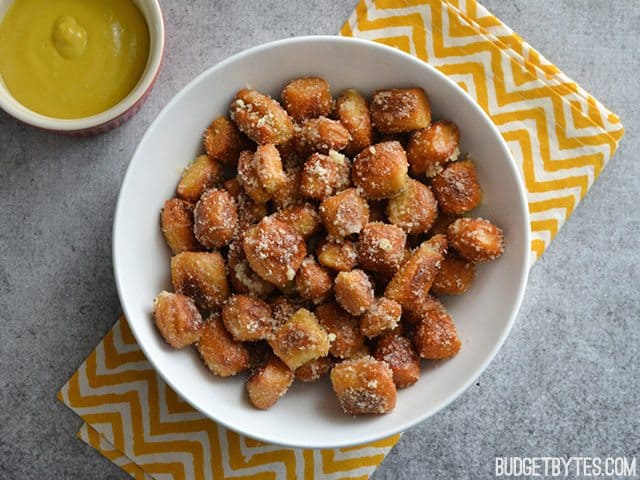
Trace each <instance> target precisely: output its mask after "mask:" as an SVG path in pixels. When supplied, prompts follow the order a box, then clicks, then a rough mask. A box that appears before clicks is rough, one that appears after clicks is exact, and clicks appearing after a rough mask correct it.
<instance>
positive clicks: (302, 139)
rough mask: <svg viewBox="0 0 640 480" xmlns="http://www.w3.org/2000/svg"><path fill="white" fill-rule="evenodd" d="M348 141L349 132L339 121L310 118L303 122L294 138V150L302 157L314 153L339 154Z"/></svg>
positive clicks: (349, 137) (325, 118)
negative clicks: (332, 151) (334, 152)
mask: <svg viewBox="0 0 640 480" xmlns="http://www.w3.org/2000/svg"><path fill="white" fill-rule="evenodd" d="M350 139H351V135H349V130H347V129H346V128H344V126H343V125H342V124H341V123H340V122H339V121H337V120H331V119H330V118H327V117H318V118H311V119H309V120H307V121H305V122H304V123H303V124H302V126H301V127H300V129H299V131H297V132H296V136H295V142H296V149H297V151H298V153H299V154H300V155H302V156H304V157H307V156H309V155H311V154H312V153H314V152H318V153H324V154H327V153H329V151H331V150H335V151H336V152H339V151H340V150H342V149H343V148H344V147H346V146H347V144H348V143H349V140H350Z"/></svg>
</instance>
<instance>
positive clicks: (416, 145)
mask: <svg viewBox="0 0 640 480" xmlns="http://www.w3.org/2000/svg"><path fill="white" fill-rule="evenodd" d="M459 144H460V132H459V131H458V127H457V126H456V124H455V123H453V122H449V121H447V120H441V121H438V122H434V123H433V124H432V125H431V126H430V127H428V128H425V129H424V130H420V131H418V132H415V133H414V134H413V135H411V140H409V144H408V145H407V159H408V160H409V167H410V168H411V173H412V174H414V175H426V176H427V177H435V176H436V175H437V174H439V173H440V172H441V171H442V169H443V168H444V166H445V165H446V164H447V163H448V162H453V161H455V160H457V159H458V157H459V156H460V148H459Z"/></svg>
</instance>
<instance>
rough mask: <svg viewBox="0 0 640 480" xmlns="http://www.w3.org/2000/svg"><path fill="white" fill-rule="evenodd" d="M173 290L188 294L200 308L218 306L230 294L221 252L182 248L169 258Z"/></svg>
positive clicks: (218, 307)
mask: <svg viewBox="0 0 640 480" xmlns="http://www.w3.org/2000/svg"><path fill="white" fill-rule="evenodd" d="M171 281H172V283H173V289H174V290H175V292H176V293H180V294H182V295H186V296H187V297H191V298H192V299H193V301H194V302H195V304H196V306H197V307H198V308H199V309H200V311H202V312H211V311H216V310H219V309H220V308H221V307H222V303H223V302H224V301H225V300H226V299H227V297H228V296H229V284H228V283H227V274H226V271H225V265H224V258H223V257H222V255H221V254H220V252H217V251H216V252H182V253H179V254H178V255H176V256H175V257H173V258H172V259H171Z"/></svg>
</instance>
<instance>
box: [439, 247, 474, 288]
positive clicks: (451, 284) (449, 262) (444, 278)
mask: <svg viewBox="0 0 640 480" xmlns="http://www.w3.org/2000/svg"><path fill="white" fill-rule="evenodd" d="M475 276H476V267H475V265H474V264H473V263H470V262H467V261H466V260H464V259H462V258H459V257H457V256H455V255H453V254H451V253H448V254H447V255H446V256H445V257H444V261H443V262H442V267H440V271H439V272H438V274H437V275H436V278H435V279H434V280H433V285H432V286H431V291H432V292H433V293H435V294H436V295H462V294H463V293H466V292H467V290H469V288H470V287H471V284H472V283H473V279H474V278H475Z"/></svg>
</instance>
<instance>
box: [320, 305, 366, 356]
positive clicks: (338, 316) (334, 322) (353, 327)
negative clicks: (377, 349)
mask: <svg viewBox="0 0 640 480" xmlns="http://www.w3.org/2000/svg"><path fill="white" fill-rule="evenodd" d="M315 315H316V318H317V319H318V322H320V325H322V327H323V328H324V329H325V330H326V331H327V332H328V333H329V338H333V340H332V342H331V347H330V348H329V353H331V355H333V356H334V357H338V358H351V357H353V356H354V355H356V354H357V353H358V352H359V351H360V349H361V348H362V346H363V345H364V337H363V336H362V334H361V333H360V330H359V328H358V319H357V318H355V317H352V316H351V315H349V314H348V313H347V312H345V311H344V310H343V309H342V308H340V307H339V306H338V304H337V303H324V304H322V305H320V306H318V307H317V308H316V310H315Z"/></svg>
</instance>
